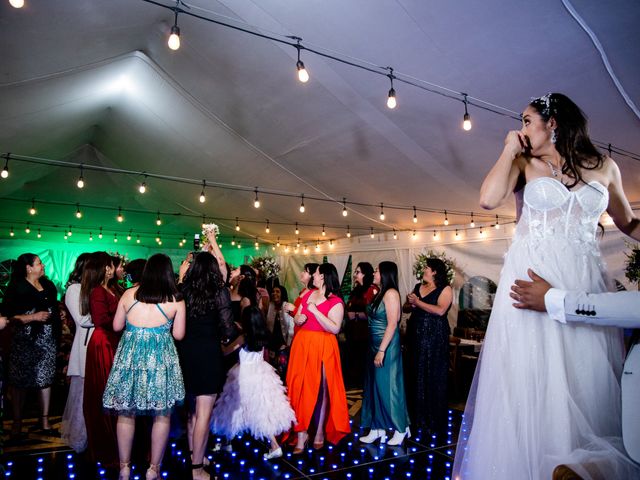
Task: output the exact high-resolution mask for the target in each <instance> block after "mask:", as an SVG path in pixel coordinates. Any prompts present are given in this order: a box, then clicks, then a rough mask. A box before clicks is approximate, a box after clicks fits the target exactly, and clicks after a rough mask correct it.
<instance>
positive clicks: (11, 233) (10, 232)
mask: <svg viewBox="0 0 640 480" xmlns="http://www.w3.org/2000/svg"><path fill="white" fill-rule="evenodd" d="M14 235H15V233H13V226H12V227H11V230H9V236H10V237H13V236H14Z"/></svg>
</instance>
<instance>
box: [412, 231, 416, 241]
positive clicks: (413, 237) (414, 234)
mask: <svg viewBox="0 0 640 480" xmlns="http://www.w3.org/2000/svg"><path fill="white" fill-rule="evenodd" d="M416 238H417V235H416V231H415V230H414V231H413V233H412V234H411V239H412V240H415V239H416Z"/></svg>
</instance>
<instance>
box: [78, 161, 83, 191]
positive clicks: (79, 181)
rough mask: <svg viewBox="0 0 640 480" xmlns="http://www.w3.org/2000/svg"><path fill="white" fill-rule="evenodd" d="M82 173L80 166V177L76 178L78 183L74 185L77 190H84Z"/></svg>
mask: <svg viewBox="0 0 640 480" xmlns="http://www.w3.org/2000/svg"><path fill="white" fill-rule="evenodd" d="M82 173H83V169H82V165H80V176H79V177H78V183H76V185H77V186H78V188H84V175H83V174H82Z"/></svg>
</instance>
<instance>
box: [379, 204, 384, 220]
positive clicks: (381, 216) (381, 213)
mask: <svg viewBox="0 0 640 480" xmlns="http://www.w3.org/2000/svg"><path fill="white" fill-rule="evenodd" d="M380 220H384V206H383V205H382V203H380Z"/></svg>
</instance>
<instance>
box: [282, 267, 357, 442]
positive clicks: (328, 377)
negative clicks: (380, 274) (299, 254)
mask: <svg viewBox="0 0 640 480" xmlns="http://www.w3.org/2000/svg"><path fill="white" fill-rule="evenodd" d="M313 285H314V286H315V287H316V289H314V290H309V291H307V292H306V293H305V294H304V295H303V297H302V299H301V302H300V306H299V307H298V308H297V310H296V316H295V318H294V322H295V323H296V324H297V325H298V326H299V327H300V329H299V330H298V333H297V334H296V335H295V337H294V339H293V344H292V345H291V356H290V360H289V370H288V372H287V386H288V389H289V390H288V394H289V401H290V402H291V406H292V407H293V410H294V411H295V413H296V418H297V420H298V423H297V425H296V426H295V428H294V431H295V432H297V434H298V438H297V444H296V448H295V449H294V451H293V453H294V454H299V453H301V452H302V451H303V450H304V447H305V445H306V444H307V442H308V440H309V433H308V431H309V428H310V427H312V428H315V437H314V440H313V447H314V448H315V449H316V450H317V449H320V448H322V447H323V445H324V440H325V438H326V439H327V440H328V441H329V442H330V443H332V444H336V443H338V442H339V441H340V440H341V439H342V438H343V437H344V436H345V435H346V434H348V433H349V432H350V430H351V429H350V426H349V411H348V408H347V396H346V393H345V390H344V381H343V379H342V367H341V366H340V352H339V350H338V341H337V339H336V334H337V333H338V332H339V331H340V327H341V325H342V317H343V315H344V303H343V302H342V299H341V298H340V297H339V296H338V293H339V291H340V282H339V281H338V272H337V271H336V267H334V266H333V265H332V264H330V263H324V264H322V265H320V266H319V267H318V268H317V270H316V271H315V273H314V274H313ZM318 403H319V405H317V404H318ZM316 406H317V407H318V412H319V415H318V424H317V425H316V426H312V425H311V420H312V418H313V413H314V411H315V410H316Z"/></svg>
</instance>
